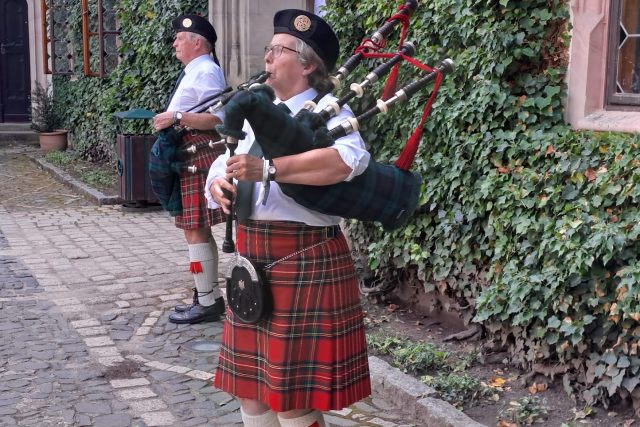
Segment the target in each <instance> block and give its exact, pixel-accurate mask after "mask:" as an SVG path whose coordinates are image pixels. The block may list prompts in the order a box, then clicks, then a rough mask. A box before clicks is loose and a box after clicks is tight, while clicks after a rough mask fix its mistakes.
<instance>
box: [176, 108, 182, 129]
mask: <svg viewBox="0 0 640 427" xmlns="http://www.w3.org/2000/svg"><path fill="white" fill-rule="evenodd" d="M181 120H182V113H181V112H180V111H178V112H177V113H176V124H177V125H178V126H179V125H180V121H181Z"/></svg>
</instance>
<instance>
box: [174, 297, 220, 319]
mask: <svg viewBox="0 0 640 427" xmlns="http://www.w3.org/2000/svg"><path fill="white" fill-rule="evenodd" d="M224 312H225V309H224V300H223V299H222V297H220V298H218V299H216V302H215V303H214V304H213V305H210V306H207V307H205V306H203V305H200V304H197V305H194V306H192V307H191V308H190V309H189V310H187V311H183V312H178V313H171V314H170V315H169V321H170V322H171V323H178V324H184V323H188V324H191V325H193V324H195V323H201V322H217V321H219V320H220V318H221V316H222V315H223V314H224Z"/></svg>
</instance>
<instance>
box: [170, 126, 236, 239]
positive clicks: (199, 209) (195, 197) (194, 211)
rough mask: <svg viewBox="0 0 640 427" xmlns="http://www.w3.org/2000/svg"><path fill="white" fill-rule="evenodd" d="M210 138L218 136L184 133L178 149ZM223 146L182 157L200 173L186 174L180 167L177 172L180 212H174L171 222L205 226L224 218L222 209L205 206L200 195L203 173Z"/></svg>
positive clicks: (186, 226) (187, 227) (184, 226)
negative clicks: (180, 197)
mask: <svg viewBox="0 0 640 427" xmlns="http://www.w3.org/2000/svg"><path fill="white" fill-rule="evenodd" d="M210 139H213V140H214V141H217V140H218V139H220V137H219V136H218V134H217V133H215V131H211V133H208V132H198V133H197V134H192V133H190V132H187V133H186V134H185V135H184V136H183V137H182V140H181V141H180V146H179V148H184V147H187V146H189V145H191V144H197V143H199V142H200V143H202V142H204V141H209V140H210ZM224 151H225V147H224V146H223V145H221V146H220V147H219V148H215V149H213V148H209V147H206V148H201V149H198V151H197V152H196V153H195V154H190V155H188V157H186V158H185V159H184V165H185V166H197V167H198V170H200V171H203V173H190V172H187V171H186V170H184V171H183V172H181V173H180V191H181V192H182V213H181V214H180V215H176V217H175V225H176V227H178V228H181V229H183V230H194V229H197V228H207V227H211V226H213V225H216V224H220V223H222V222H224V221H225V216H224V213H223V212H222V209H209V208H207V199H206V198H205V197H204V186H205V184H206V182H207V174H208V173H209V168H210V167H211V164H212V163H213V162H214V161H215V160H216V159H217V158H218V156H219V155H220V154H222V153H224Z"/></svg>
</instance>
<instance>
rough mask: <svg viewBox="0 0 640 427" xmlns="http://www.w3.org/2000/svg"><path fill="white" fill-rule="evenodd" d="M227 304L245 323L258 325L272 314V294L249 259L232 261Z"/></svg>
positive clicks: (241, 258) (228, 276)
mask: <svg viewBox="0 0 640 427" xmlns="http://www.w3.org/2000/svg"><path fill="white" fill-rule="evenodd" d="M226 284H227V303H228V305H229V308H231V311H232V312H233V313H234V314H235V315H236V316H237V317H238V318H239V319H240V320H242V321H243V322H246V323H256V322H257V321H258V320H260V319H261V318H263V317H266V316H268V314H269V313H270V312H271V293H270V291H269V289H268V286H267V284H266V283H265V281H264V280H263V278H262V276H261V275H260V274H259V272H258V271H257V270H256V268H255V267H254V265H253V264H252V263H251V261H249V260H248V259H246V258H244V257H242V256H240V255H238V254H237V253H236V256H235V257H234V258H233V259H232V260H231V262H230V264H229V270H228V272H227V275H226Z"/></svg>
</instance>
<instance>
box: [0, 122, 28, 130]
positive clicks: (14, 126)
mask: <svg viewBox="0 0 640 427" xmlns="http://www.w3.org/2000/svg"><path fill="white" fill-rule="evenodd" d="M30 130H31V123H0V132H9V131H21V132H24V131H30Z"/></svg>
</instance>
